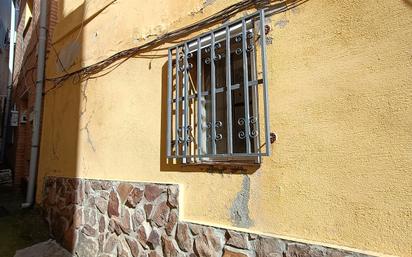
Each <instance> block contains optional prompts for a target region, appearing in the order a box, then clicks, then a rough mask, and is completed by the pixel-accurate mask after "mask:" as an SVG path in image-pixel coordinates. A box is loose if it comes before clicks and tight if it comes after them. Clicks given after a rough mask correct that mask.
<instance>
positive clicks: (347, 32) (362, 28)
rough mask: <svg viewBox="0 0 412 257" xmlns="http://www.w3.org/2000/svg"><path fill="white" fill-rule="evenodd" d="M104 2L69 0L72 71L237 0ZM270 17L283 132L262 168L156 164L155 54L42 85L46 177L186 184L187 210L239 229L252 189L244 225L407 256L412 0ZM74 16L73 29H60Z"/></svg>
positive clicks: (272, 74)
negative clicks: (235, 217) (239, 211)
mask: <svg viewBox="0 0 412 257" xmlns="http://www.w3.org/2000/svg"><path fill="white" fill-rule="evenodd" d="M109 2H111V1H103V0H102V1H87V2H86V4H84V3H83V4H82V1H72V2H71V1H68V0H67V1H65V2H62V3H61V6H64V8H62V11H61V14H60V17H61V22H60V24H59V25H58V27H57V28H56V30H57V32H56V34H58V35H59V38H58V39H56V44H55V48H56V49H57V51H59V52H60V54H61V57H62V59H64V60H63V61H64V64H65V65H66V64H67V65H68V66H72V67H71V68H68V67H66V68H67V69H69V70H70V71H71V70H74V69H76V68H78V67H79V66H84V65H88V64H91V63H94V62H96V61H98V60H101V59H103V58H105V57H107V56H109V55H111V54H113V53H115V52H117V51H119V50H122V49H126V48H129V47H132V46H136V45H140V44H142V43H144V42H146V41H147V40H150V39H153V38H154V37H155V36H156V35H159V34H162V33H164V32H166V31H170V30H172V29H176V28H180V27H182V26H184V25H187V24H191V23H193V22H195V21H198V20H200V19H202V18H204V17H207V16H209V15H211V14H213V13H214V12H216V11H218V10H221V9H223V8H224V7H225V6H228V5H230V4H232V3H234V2H236V1H229V0H226V1H223V0H222V1H216V2H215V1H206V2H204V1H203V0H188V1H170V0H153V1H135V0H118V1H115V2H114V3H113V4H111V5H109V6H108V7H106V8H105V9H104V10H103V11H101V12H98V11H99V10H100V9H101V8H103V7H105V6H106V5H107V4H108V3H109ZM138 2H139V3H138ZM251 11H253V10H251ZM96 12H98V14H97V15H94V13H96ZM83 17H86V19H88V21H87V22H83V23H82V19H83ZM65 22H70V24H65ZM270 24H271V27H272V32H271V34H270V36H271V37H273V43H272V44H270V45H268V47H267V51H268V65H269V88H270V113H271V118H270V120H271V130H272V131H274V132H276V133H277V135H278V137H279V139H278V141H277V142H276V143H275V144H274V145H273V146H272V150H273V152H272V155H271V157H269V158H264V159H263V164H262V166H261V168H260V169H258V170H257V171H255V172H253V173H251V174H249V175H248V177H246V176H245V175H235V174H212V173H208V172H200V171H199V172H189V171H186V170H181V171H179V170H178V171H166V170H165V169H164V167H161V160H160V158H161V151H160V146H161V134H162V133H163V131H162V130H161V129H162V128H161V114H162V112H163V113H164V110H162V93H163V94H164V90H163V89H164V88H162V87H164V82H165V81H164V79H165V78H164V76H165V70H164V69H165V64H166V58H165V57H164V56H163V55H164V54H165V52H164V51H153V52H149V53H146V54H147V55H150V56H148V57H145V56H138V57H136V58H133V59H130V60H128V61H127V62H125V63H123V64H122V65H121V66H119V67H118V68H117V69H115V70H114V71H112V72H111V73H109V74H106V75H105V76H102V77H98V78H95V79H90V80H88V81H87V83H82V84H81V85H78V84H77V81H76V80H69V81H66V82H65V83H63V85H61V86H59V87H58V88H57V89H54V90H52V91H49V92H48V93H47V94H46V96H45V104H44V108H45V111H44V117H43V131H42V141H41V153H40V164H39V176H38V178H39V183H42V179H43V177H44V176H45V175H54V176H71V177H73V176H78V177H85V178H101V179H113V180H131V181H153V182H170V183H178V184H180V186H181V191H182V199H181V201H182V214H181V218H182V219H184V220H188V221H194V222H199V223H205V224H214V225H218V226H226V227H233V226H235V224H233V221H232V220H231V215H230V208H231V207H232V205H233V203H234V201H236V198H237V196H238V193H246V194H247V192H249V199H248V204H247V206H244V207H246V208H247V209H248V210H249V216H250V220H251V222H250V223H251V225H250V227H248V228H242V229H248V230H250V231H254V232H258V233H265V234H271V235H280V236H285V237H291V238H296V239H299V240H310V241H316V242H320V243H323V244H332V245H338V246H342V247H351V248H355V249H359V250H365V251H374V252H378V253H381V254H392V255H399V256H412V169H411V167H412V147H411V145H412V132H411V127H412V111H411V102H412V75H411V72H412V2H411V1H410V0H363V1H361V0H359V1H352V0H340V1H337V0H309V1H307V2H305V3H304V4H302V5H300V6H298V7H297V8H294V9H292V10H290V11H287V12H284V13H281V14H277V15H274V16H271V17H270ZM79 25H80V26H79ZM67 26H70V27H73V28H75V29H74V30H72V31H71V32H70V33H68V34H67V32H69V31H67V32H65V33H66V34H64V33H62V32H60V34H59V31H61V30H64V29H66V30H67ZM145 40H146V41H145ZM58 66H59V64H58V62H57V61H56V58H55V56H54V55H53V54H51V55H50V56H49V59H48V62H47V76H48V77H52V76H56V75H61V74H62V72H61V68H59V67H58ZM50 87H51V85H50V84H49V85H48V86H47V87H46V90H47V89H48V88H50ZM40 185H41V184H40ZM38 188H39V190H38V194H40V190H41V187H38ZM38 199H39V198H38Z"/></svg>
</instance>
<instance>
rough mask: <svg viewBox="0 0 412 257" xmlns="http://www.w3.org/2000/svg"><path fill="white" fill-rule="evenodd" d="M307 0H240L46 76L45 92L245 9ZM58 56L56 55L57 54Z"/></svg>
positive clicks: (282, 7) (274, 8)
mask: <svg viewBox="0 0 412 257" xmlns="http://www.w3.org/2000/svg"><path fill="white" fill-rule="evenodd" d="M306 1H307V0H294V1H290V0H289V1H288V0H276V1H275V2H277V3H276V4H271V1H270V0H245V1H241V2H239V3H236V4H233V5H231V6H229V7H227V8H225V9H223V10H221V11H219V12H217V13H215V14H213V15H212V16H210V17H208V18H206V19H203V20H201V21H199V22H196V23H194V24H192V25H189V26H186V27H184V28H181V29H177V30H174V31H172V32H168V33H165V34H163V35H161V36H159V37H157V38H156V39H154V40H152V41H149V42H147V43H145V44H143V45H140V46H137V47H133V48H130V49H126V50H123V51H120V52H118V53H116V54H113V55H112V56H110V57H108V58H106V59H104V60H102V61H99V62H97V63H95V64H92V65H89V66H86V67H83V68H81V69H78V70H75V71H72V72H66V74H65V75H62V76H59V77H54V78H47V79H46V80H48V81H51V82H54V86H53V87H52V88H50V89H49V90H47V91H46V92H45V93H47V92H49V91H50V90H53V89H54V88H56V87H57V86H58V85H59V84H61V83H62V82H64V81H65V80H67V79H69V78H73V79H76V80H77V81H79V82H80V81H81V80H83V79H86V78H89V77H90V76H91V75H93V74H97V73H99V72H101V71H103V70H104V69H106V68H108V67H109V66H110V65H112V64H113V63H115V62H117V61H119V60H122V59H124V60H127V59H129V58H131V57H133V56H135V55H137V54H139V53H142V52H145V51H148V50H151V49H153V48H155V47H156V46H159V45H160V44H162V43H165V42H166V41H168V40H173V39H176V38H179V37H184V36H187V35H189V34H191V33H194V32H196V31H199V30H200V29H202V28H205V27H207V26H211V25H214V24H217V23H219V22H224V21H226V20H227V19H228V18H229V17H232V16H233V15H235V14H237V13H239V12H241V11H245V10H248V9H251V8H256V9H258V8H266V9H267V10H268V11H269V14H274V13H279V12H284V11H286V10H289V9H291V8H293V7H296V6H297V5H300V4H302V3H303V2H306ZM57 58H58V56H57Z"/></svg>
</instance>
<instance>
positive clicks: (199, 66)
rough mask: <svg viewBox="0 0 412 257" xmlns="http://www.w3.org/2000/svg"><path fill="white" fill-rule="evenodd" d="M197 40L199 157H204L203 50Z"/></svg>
mask: <svg viewBox="0 0 412 257" xmlns="http://www.w3.org/2000/svg"><path fill="white" fill-rule="evenodd" d="M200 41H201V40H200V38H198V39H197V155H198V157H199V158H200V156H201V155H202V113H201V109H202V77H201V76H202V48H201V45H200Z"/></svg>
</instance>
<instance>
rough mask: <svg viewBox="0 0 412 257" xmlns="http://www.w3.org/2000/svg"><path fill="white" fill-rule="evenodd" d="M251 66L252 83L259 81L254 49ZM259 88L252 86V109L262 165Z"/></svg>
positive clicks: (257, 148)
mask: <svg viewBox="0 0 412 257" xmlns="http://www.w3.org/2000/svg"><path fill="white" fill-rule="evenodd" d="M250 41H251V44H254V43H253V41H254V38H253V36H252V38H251V39H250ZM250 66H251V67H252V68H251V72H252V73H251V74H250V77H251V81H255V80H256V81H257V63H256V48H253V49H252V50H251V51H250ZM258 86H259V84H256V85H253V86H252V108H253V114H252V115H253V116H254V117H255V121H256V123H255V124H254V126H253V129H254V130H255V132H256V133H257V136H256V137H255V139H254V145H255V149H254V150H255V151H254V152H256V153H258V157H257V162H258V163H260V161H261V158H260V126H259V122H260V117H259V98H258Z"/></svg>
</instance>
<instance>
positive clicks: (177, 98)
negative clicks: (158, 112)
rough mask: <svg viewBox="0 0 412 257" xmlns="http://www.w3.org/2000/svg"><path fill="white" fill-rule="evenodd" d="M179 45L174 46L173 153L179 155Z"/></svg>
mask: <svg viewBox="0 0 412 257" xmlns="http://www.w3.org/2000/svg"><path fill="white" fill-rule="evenodd" d="M179 58H180V56H179V47H178V46H177V47H176V110H175V116H176V122H175V133H176V136H175V148H176V149H175V155H176V156H179V140H180V133H179V118H180V117H179V101H180V99H179V98H180V97H179V69H180V68H179Z"/></svg>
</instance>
